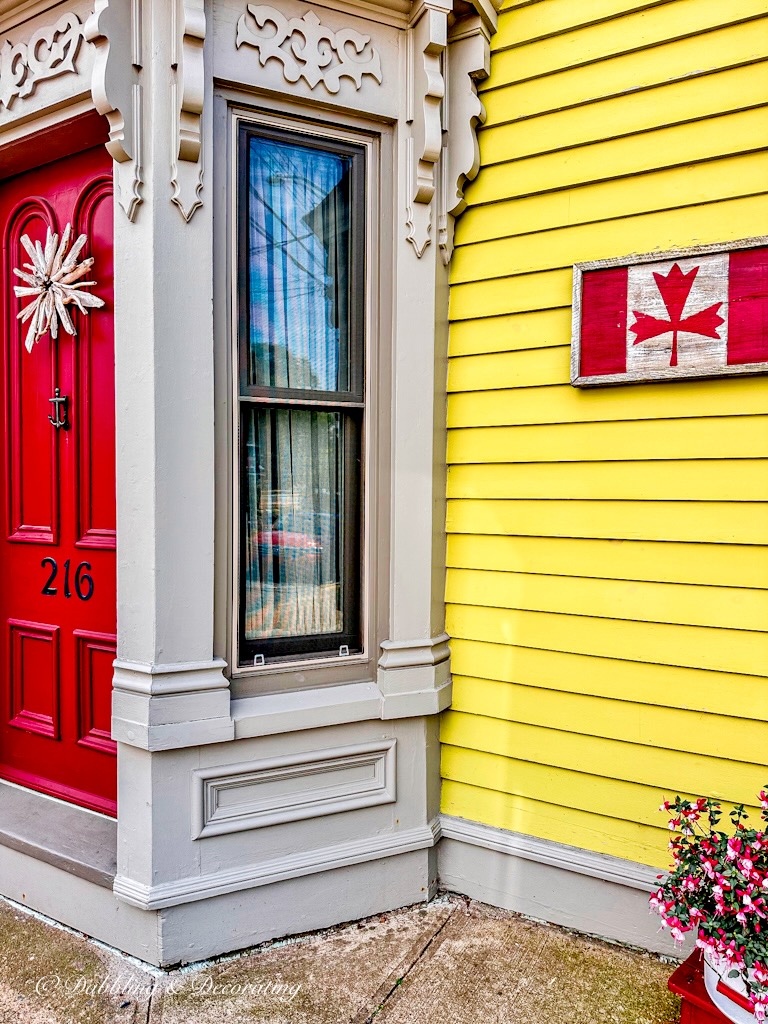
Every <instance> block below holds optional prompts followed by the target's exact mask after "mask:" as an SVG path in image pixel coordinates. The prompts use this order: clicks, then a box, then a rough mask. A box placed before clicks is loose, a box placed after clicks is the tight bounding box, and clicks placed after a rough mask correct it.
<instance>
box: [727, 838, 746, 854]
mask: <svg viewBox="0 0 768 1024" xmlns="http://www.w3.org/2000/svg"><path fill="white" fill-rule="evenodd" d="M727 846H728V849H727V850H726V853H725V856H726V858H727V859H728V860H736V858H737V857H738V856H739V855H740V854H741V851H742V848H743V846H744V844H743V843H742V841H741V840H740V839H737V838H736V837H735V836H731V838H730V839H729V840H728V843H727Z"/></svg>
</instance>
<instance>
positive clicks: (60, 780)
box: [0, 146, 116, 814]
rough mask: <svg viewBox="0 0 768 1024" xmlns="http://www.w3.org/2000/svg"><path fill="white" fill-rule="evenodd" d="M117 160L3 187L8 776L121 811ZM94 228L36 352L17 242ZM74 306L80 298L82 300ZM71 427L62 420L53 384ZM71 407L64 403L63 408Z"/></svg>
mask: <svg viewBox="0 0 768 1024" xmlns="http://www.w3.org/2000/svg"><path fill="white" fill-rule="evenodd" d="M111 172H112V166H111V160H110V159H109V157H108V155H107V153H106V151H105V150H104V148H103V147H102V146H99V147H97V148H95V149H91V150H87V151H85V152H82V153H77V154H75V155H73V156H70V157H66V158H64V159H62V160H58V161H56V162H55V163H51V164H47V165H46V166H45V167H41V168H38V169H35V170H32V171H28V172H26V173H25V174H23V175H19V176H18V177H16V178H12V179H9V180H7V181H5V182H3V183H1V184H0V239H2V253H1V254H0V330H1V331H2V348H1V350H0V398H2V401H3V405H4V415H3V416H2V417H0V433H1V434H2V436H1V437H0V504H1V507H2V510H3V517H2V521H0V777H1V778H5V779H8V780H10V781H12V782H16V783H19V784H21V785H25V786H29V787H31V788H33V789H38V790H41V791H42V792H45V793H49V794H51V795H54V796H58V797H60V798H62V799H65V800H69V801H72V802H74V803H78V804H82V805H83V806H86V807H90V808H93V809H94V810H99V811H103V812H105V813H107V814H114V813H115V811H116V759H115V744H114V742H113V741H112V739H111V736H110V705H111V696H112V661H113V660H114V657H115V633H116V581H115V573H116V563H115V391H114V334H113V318H112V275H113V260H112V251H113V249H112V173H111ZM67 224H71V225H72V229H73V232H72V237H73V240H74V238H76V237H77V236H78V235H79V234H80V233H85V234H86V235H87V237H88V241H87V243H86V245H85V248H84V250H83V253H82V258H85V257H86V256H93V257H94V260H95V263H94V267H93V270H92V271H91V272H90V274H89V277H91V278H92V279H93V280H95V281H96V282H97V285H96V287H95V288H93V289H92V291H93V292H94V293H95V294H96V295H98V296H99V297H100V298H102V299H103V300H104V301H105V306H104V307H103V308H100V309H95V310H92V311H91V313H90V314H89V315H88V316H83V315H82V314H80V313H78V312H77V311H75V312H74V313H73V319H74V322H75V327H76V330H77V335H76V337H74V338H72V337H70V335H68V334H67V333H66V332H64V331H63V330H62V329H61V327H60V329H59V337H58V339H57V340H53V339H52V338H51V337H50V335H48V334H46V335H44V336H43V337H42V338H41V339H40V340H39V341H38V342H37V344H36V345H35V346H34V348H33V350H32V352H31V353H29V352H27V351H26V349H25V348H24V337H25V335H26V330H27V325H22V324H20V323H19V322H18V321H17V319H16V314H17V313H18V311H19V310H20V309H21V308H23V307H24V306H25V305H26V303H27V302H28V301H29V299H27V298H23V299H17V298H16V296H15V294H14V292H13V284H14V283H15V281H16V278H15V276H14V274H13V268H14V267H21V266H22V265H23V264H24V263H27V262H28V261H29V257H28V256H27V254H26V252H25V251H24V249H23V247H22V245H21V242H20V239H21V236H22V235H24V234H26V235H28V236H29V237H30V239H31V240H32V241H33V242H35V241H38V240H39V241H41V242H44V241H45V234H46V230H47V228H48V226H50V227H51V228H52V230H53V231H55V232H57V233H59V235H61V233H62V232H63V230H64V228H65V227H66V225H67ZM70 309H72V307H70ZM56 388H58V389H59V394H60V396H62V397H66V399H67V405H66V417H62V418H66V419H67V421H68V424H67V426H66V427H64V428H57V427H56V426H54V425H53V424H52V423H51V422H50V417H53V418H54V419H55V418H56V412H55V409H56V407H55V406H54V405H53V404H51V402H50V399H51V398H53V397H54V395H55V389H56ZM62 411H63V410H62Z"/></svg>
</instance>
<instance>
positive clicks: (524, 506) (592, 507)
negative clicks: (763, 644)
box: [447, 499, 768, 544]
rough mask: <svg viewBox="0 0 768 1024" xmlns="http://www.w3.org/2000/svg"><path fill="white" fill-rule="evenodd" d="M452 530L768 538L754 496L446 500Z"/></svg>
mask: <svg viewBox="0 0 768 1024" xmlns="http://www.w3.org/2000/svg"><path fill="white" fill-rule="evenodd" d="M447 525H448V532H449V533H491V534H497V535H499V536H502V537H503V536H507V535H509V534H519V535H521V536H524V537H525V536H528V537H594V538H603V539H605V540H658V541H665V540H675V541H685V542H701V543H704V544H707V543H710V544H718V543H719V544H766V543H768V509H767V508H766V507H765V506H764V505H758V504H755V503H752V502H739V503H738V504H737V503H733V504H731V505H726V504H724V503H721V502H715V501H711V502H703V501H702V502H691V503H690V504H689V503H687V502H684V501H677V502H675V501H656V502H653V501H579V500H576V499H574V500H572V501H555V500H548V501H531V500H527V499H519V500H516V501H472V500H462V501H457V500H451V501H449V502H448V512H447Z"/></svg>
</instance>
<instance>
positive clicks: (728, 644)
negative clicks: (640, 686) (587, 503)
mask: <svg viewBox="0 0 768 1024" xmlns="http://www.w3.org/2000/svg"><path fill="white" fill-rule="evenodd" d="M446 624H447V625H446V628H447V630H448V633H449V635H450V636H456V637H461V638H463V639H467V640H486V641H491V642H498V643H506V644H514V645H516V646H520V647H538V648H542V649H544V650H548V651H574V652H576V653H579V654H592V655H595V656H597V657H605V658H619V659H629V660H630V661H650V662H655V663H656V664H657V665H680V666H682V667H683V668H700V669H712V670H714V671H715V672H735V673H741V674H745V675H757V676H763V675H764V674H765V666H766V662H767V660H768V635H766V634H765V633H756V632H749V631H747V630H743V629H722V628H719V629H713V628H711V627H709V628H708V627H706V626H682V625H668V624H667V623H659V622H650V623H649V622H630V621H626V620H621V619H593V618H589V617H588V616H586V615H563V614H558V613H552V612H528V611H518V610H517V609H507V608H505V609H498V608H476V607H471V606H469V605H448V610H447V614H446Z"/></svg>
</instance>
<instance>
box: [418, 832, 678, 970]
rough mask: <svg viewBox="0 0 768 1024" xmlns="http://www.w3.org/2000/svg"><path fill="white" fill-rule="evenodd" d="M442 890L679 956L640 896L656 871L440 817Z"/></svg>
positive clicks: (654, 879) (647, 889)
mask: <svg viewBox="0 0 768 1024" xmlns="http://www.w3.org/2000/svg"><path fill="white" fill-rule="evenodd" d="M440 827H441V833H442V841H441V842H440V845H439V846H438V877H439V884H440V886H441V887H442V888H444V889H448V890H450V891H452V892H458V893H463V894H464V895H466V896H470V897H471V898H472V899H477V900H481V901H482V902H484V903H490V904H491V905H493V906H498V907H503V908H505V909H507V910H514V911H516V912H517V913H521V914H525V915H527V916H529V917H534V918H537V919H539V920H542V921H549V922H551V923H553V924H559V925H563V926H565V927H568V928H574V929H576V930H577V931H580V932H585V933H586V934H588V935H595V936H598V937H600V938H604V939H610V940H612V941H618V942H625V943H629V944H631V945H633V946H640V947H642V948H644V949H650V950H653V951H654V952H659V953H664V954H666V955H668V956H673V957H674V956H679V955H680V953H679V951H677V950H675V948H674V946H673V944H672V941H671V940H670V938H669V935H668V934H667V933H661V932H660V930H659V919H658V917H656V916H655V915H651V914H650V912H649V908H648V894H649V893H650V892H651V890H652V889H653V888H655V887H656V885H658V882H657V875H658V874H659V871H658V870H657V869H656V868H652V867H648V866H647V865H645V864H637V863H635V862H634V861H628V860H622V859H620V858H619V857H611V856H607V855H606V854H600V853H592V852H590V851H589V850H582V849H579V848H578V847H575V846H567V845H565V844H562V843H556V842H551V841H549V840H545V839H536V838H535V837H533V836H526V835H522V834H520V833H517V832H507V831H505V830H504V829H498V828H492V827H491V826H489V825H482V824H479V823H478V822H473V821H466V820H464V819H463V818H454V817H451V816H449V815H441V818H440Z"/></svg>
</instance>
